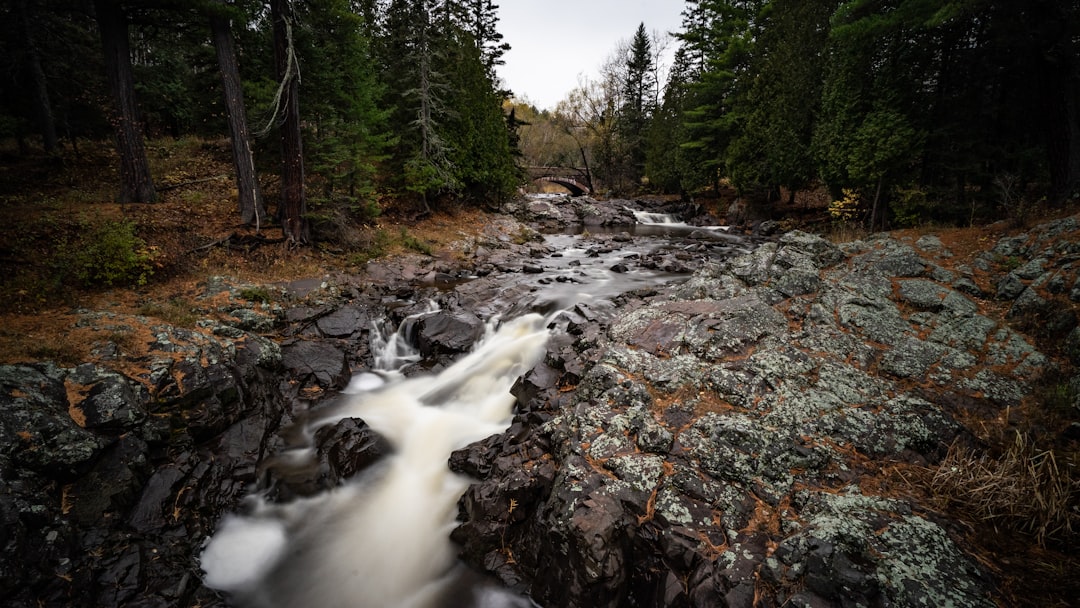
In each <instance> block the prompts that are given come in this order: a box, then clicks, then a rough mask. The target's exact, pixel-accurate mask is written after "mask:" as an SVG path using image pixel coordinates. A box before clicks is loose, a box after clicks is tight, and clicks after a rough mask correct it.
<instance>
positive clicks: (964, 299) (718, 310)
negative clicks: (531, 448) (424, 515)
mask: <svg viewBox="0 0 1080 608" xmlns="http://www.w3.org/2000/svg"><path fill="white" fill-rule="evenodd" d="M918 246H919V249H920V250H921V251H926V252H928V253H931V254H933V255H935V256H937V258H936V259H938V260H942V259H944V258H947V257H948V255H947V253H948V252H945V251H943V247H942V246H941V244H940V241H935V240H934V239H924V240H921V241H920V243H919V245H918ZM1029 249H1030V248H1029V246H1028V245H1027V244H1026V241H1025V242H1024V243H1021V242H1019V241H1017V242H1015V243H1008V244H1005V245H1003V246H1002V250H1003V251H1008V252H1014V251H1016V252H1020V251H1024V252H1027V251H1028V250H1029ZM1055 264H1057V262H1056V261H1055V260H1054V259H1052V258H1050V257H1048V258H1047V259H1046V261H1044V262H1040V263H1038V264H1033V265H1031V270H1032V272H1034V268H1035V267H1039V268H1042V269H1043V271H1044V274H1046V272H1047V269H1049V268H1051V267H1056V266H1055ZM979 272H984V271H982V270H975V269H972V268H957V269H956V271H953V270H947V269H945V268H942V267H941V266H939V265H938V264H937V263H935V262H931V261H929V260H927V259H925V258H923V257H922V254H921V253H920V252H919V251H917V250H916V249H913V248H912V247H910V246H908V245H906V244H904V243H901V242H898V241H895V240H893V239H891V238H888V237H875V238H872V239H870V240H868V241H865V242H860V243H853V244H848V245H844V246H841V247H835V246H833V245H831V244H829V243H827V242H825V241H824V240H821V239H819V238H817V237H812V236H810V235H804V234H799V233H794V234H789V235H784V236H782V237H780V238H779V239H777V241H776V242H774V243H767V244H765V245H762V246H760V247H758V248H757V249H756V250H754V251H753V252H750V253H746V254H742V255H739V256H736V257H734V258H732V259H730V260H728V261H727V262H722V263H714V264H708V265H705V266H703V267H702V268H701V269H699V270H698V271H697V272H695V274H694V276H692V277H691V278H690V279H689V280H688V281H686V282H685V283H682V284H680V285H676V286H671V287H668V288H665V289H660V290H655V291H653V292H651V295H650V296H649V297H647V298H640V299H635V298H625V299H624V302H622V306H621V308H619V309H617V310H616V312H615V314H614V316H613V318H612V320H611V321H610V325H609V327H608V328H607V331H606V332H601V333H599V334H596V333H594V334H591V335H590V336H589V338H588V339H587V340H585V339H582V340H580V341H579V342H578V343H576V344H575V348H576V352H577V353H579V356H580V357H581V358H582V359H583V360H584V361H585V362H584V363H581V364H579V366H578V367H577V368H576V369H577V370H578V371H575V373H574V375H573V376H572V377H573V378H574V379H575V380H576V381H577V384H576V387H575V390H573V391H571V392H566V391H560V390H559V389H558V386H557V383H558V382H559V379H560V378H563V377H566V376H563V375H562V374H561V373H560V372H559V371H558V370H557V369H554V368H548V370H549V371H547V372H545V373H544V374H543V375H536V376H533V377H532V380H531V381H530V382H531V383H533V384H531V387H530V389H529V391H528V392H527V393H521V394H520V395H519V397H521V398H524V399H525V402H523V404H522V409H523V411H528V412H533V413H539V412H544V413H545V416H547V414H548V413H550V417H545V418H544V419H543V420H537V421H536V422H535V423H534V424H532V425H528V424H527V425H524V426H522V427H520V428H519V429H518V430H517V431H516V436H515V441H520V439H519V438H520V437H521V436H522V433H524V436H525V437H529V436H530V434H531V436H533V437H534V439H532V440H528V441H526V442H525V444H531V445H543V446H547V447H546V449H547V452H545V453H544V455H543V457H542V458H541V459H540V461H542V462H544V463H545V467H546V466H547V463H548V462H550V463H553V466H554V474H553V475H552V476H550V477H547V475H549V473H545V480H546V481H545V487H547V484H550V491H549V492H548V493H546V494H545V493H540V494H532V495H530V496H529V502H527V503H526V502H522V503H520V504H517V506H516V507H515V509H514V515H513V517H512V518H507V517H506V516H505V515H502V521H504V522H506V523H505V524H503V525H499V521H500V519H499V518H500V515H499V507H498V506H497V504H498V503H496V502H494V500H495V499H494V497H495V496H496V495H497V494H498V488H500V487H502V485H501V484H502V483H504V482H503V481H502V480H503V479H505V477H503V478H500V472H499V470H495V469H490V468H485V467H474V469H473V470H474V471H475V472H476V473H477V474H478V476H479V477H480V479H481V481H480V483H478V484H477V485H476V486H474V489H471V490H470V491H469V493H468V494H467V496H470V497H471V498H469V499H468V501H467V504H468V505H469V506H468V508H467V509H466V513H465V515H464V517H465V520H466V521H465V523H464V524H463V526H462V529H463V530H472V529H475V528H476V527H479V528H481V529H483V531H484V532H483V535H484V537H485V538H486V539H487V540H486V541H485V540H479V541H475V540H472V541H468V542H469V551H468V554H469V555H473V556H476V557H475V558H473V559H470V560H469V561H471V562H473V563H475V564H477V565H483V566H485V567H487V568H488V569H489V570H491V571H493V572H495V573H496V574H497V575H498V576H500V577H501V578H503V580H504V581H506V582H507V583H508V584H512V585H514V586H515V587H516V588H519V589H522V590H526V591H528V592H529V593H530V594H531V595H532V597H534V598H535V599H537V601H539V602H540V603H541V604H542V605H543V604H551V605H586V604H588V605H593V604H595V605H616V604H618V603H619V602H620V601H623V598H629V597H633V598H634V602H635V604H636V605H641V606H676V605H725V604H726V605H729V606H751V605H776V606H779V605H785V604H791V605H821V606H825V605H859V604H860V603H861V604H864V605H876V604H883V605H913V606H920V605H923V606H930V605H958V606H988V605H990V604H991V603H992V602H990V600H989V598H990V597H991V594H992V583H991V582H990V580H989V579H988V577H986V576H985V575H984V573H983V571H982V570H981V568H980V567H979V566H978V564H977V562H975V561H974V560H972V559H970V558H969V557H967V556H965V555H964V553H963V552H962V551H961V550H960V549H959V548H958V547H957V546H956V545H955V544H954V543H953V541H952V540H951V539H950V538H949V536H948V534H946V533H945V531H944V530H943V528H942V527H941V526H939V525H938V524H937V523H934V522H933V521H931V520H930V519H927V518H925V517H922V516H920V515H917V514H916V510H914V509H913V508H912V505H911V504H909V503H907V502H905V501H901V500H895V499H884V498H879V497H875V496H870V495H866V494H863V493H862V492H861V491H860V490H859V489H858V488H854V487H851V488H848V489H847V490H845V491H844V492H842V493H840V494H837V493H835V490H833V489H830V488H836V487H838V485H837V484H838V482H840V483H848V482H850V481H851V480H852V479H858V477H859V475H861V474H862V473H860V467H861V466H862V464H860V463H862V462H866V461H873V460H875V459H880V458H886V459H888V460H890V461H896V460H900V461H908V462H913V463H917V464H920V465H923V464H926V463H933V462H935V461H937V460H938V459H940V458H941V457H942V456H943V455H944V454H945V451H946V449H947V447H948V445H949V444H950V443H951V442H953V441H954V440H955V439H956V438H957V437H958V436H959V435H961V434H962V433H963V432H964V431H963V429H962V427H961V426H960V424H958V423H957V422H956V420H955V419H954V415H957V414H958V413H959V412H958V411H957V410H956V409H954V408H955V407H956V406H957V404H971V403H987V404H991V405H992V406H1005V405H1008V404H1016V403H1019V402H1020V400H1022V399H1024V398H1025V397H1026V394H1027V393H1029V392H1030V390H1031V384H1030V382H1031V381H1032V380H1033V379H1034V378H1036V377H1037V376H1038V374H1039V373H1040V372H1041V371H1042V370H1045V368H1046V367H1047V366H1048V365H1049V359H1048V358H1047V357H1045V356H1044V355H1042V354H1041V353H1039V352H1038V351H1037V349H1035V347H1034V346H1033V344H1032V342H1031V341H1029V340H1028V339H1026V338H1024V337H1023V336H1022V335H1020V334H1018V333H1017V332H1015V331H1014V330H1011V329H1009V328H1008V327H1006V326H1005V325H1003V324H1002V323H1001V322H999V321H997V320H995V319H993V318H990V317H988V316H984V315H983V314H982V312H981V307H980V303H979V302H978V301H977V299H978V298H985V297H986V294H985V293H984V292H983V290H982V289H981V288H979V286H978V284H976V282H975V280H974V279H973V277H976V276H977V274H978V273H979ZM1027 274H1030V273H1027V271H1026V270H1025V271H1024V272H1022V273H1020V274H1018V275H1016V280H1017V281H1020V282H1021V284H1024V288H1025V289H1027V288H1028V287H1027V285H1026V284H1025V282H1026V281H1029V279H1024V278H1022V276H1021V275H1023V276H1026V275H1027ZM1041 276H1042V275H1040V276H1039V277H1035V278H1034V279H1030V281H1031V282H1032V283H1033V284H1038V283H1039V282H1040V281H1041V280H1042V279H1041ZM1047 276H1049V275H1047ZM977 278H978V279H979V281H983V280H985V279H984V277H982V276H978V277H977ZM1054 280H1056V281H1057V283H1060V284H1062V285H1065V284H1066V282H1067V278H1063V279H1061V280H1057V279H1051V278H1047V279H1046V280H1045V281H1043V283H1045V284H1047V285H1049V284H1051V283H1052V282H1053V281H1054ZM965 281H966V282H965ZM1058 291H1059V292H1064V291H1065V288H1064V287H1062V288H1061V289H1059V290H1058ZM560 353H561V354H560V362H559V368H564V367H566V366H567V362H568V361H570V360H572V359H573V352H569V353H568V352H567V351H566V350H565V348H564V349H563V350H561V351H560ZM590 365H591V367H590ZM542 378H546V379H547V381H548V382H550V383H551V385H549V386H548V388H542V387H541V386H539V385H537V384H535V383H537V382H540V381H541V380H542ZM509 451H510V450H509V449H506V451H505V452H504V453H509ZM533 458H535V457H533ZM548 459H550V461H549V460H548ZM519 462H520V463H521V467H522V468H523V469H525V470H527V465H526V461H525V460H524V459H522V460H520V461H519ZM511 470H512V469H511ZM544 470H545V471H551V469H548V468H545V469H544ZM515 475H517V474H515ZM526 477H527V474H526ZM482 497H488V498H487V500H489V501H493V502H492V503H491V504H490V505H487V504H486V503H484V501H483V500H482ZM482 505H484V506H482ZM610 509H616V510H618V512H617V513H615V514H611V513H609V512H608V511H609V510H610ZM481 512H483V513H487V514H488V515H487V519H485V520H483V522H481V521H477V518H476V517H475V514H476V513H481ZM508 519H509V520H510V521H506V520H508ZM469 536H470V535H469V534H467V533H464V532H463V533H462V534H461V537H462V538H466V537H469ZM770 547H774V548H775V550H773V549H770ZM551 564H557V566H556V567H555V568H554V569H553V568H552V566H551ZM615 564H618V565H620V567H621V568H622V569H623V572H619V573H616V572H615V571H614V570H613V569H612V568H613V566H614V565H615ZM933 571H937V572H941V573H945V574H944V576H938V575H935V574H932V572H933ZM551 576H555V577H556V578H558V579H559V580H562V581H564V582H565V583H564V584H563V585H554V584H552V582H551ZM953 579H955V580H956V584H955V585H953V584H952V582H951V581H952V580H953Z"/></svg>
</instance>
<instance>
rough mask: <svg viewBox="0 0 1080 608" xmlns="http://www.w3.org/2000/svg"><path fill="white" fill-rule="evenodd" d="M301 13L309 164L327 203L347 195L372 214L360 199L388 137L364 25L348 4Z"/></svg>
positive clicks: (340, 1) (333, 1)
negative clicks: (332, 198) (327, 200)
mask: <svg viewBox="0 0 1080 608" xmlns="http://www.w3.org/2000/svg"><path fill="white" fill-rule="evenodd" d="M305 8H306V11H305V12H304V14H303V15H302V20H301V22H302V25H303V32H302V35H301V36H300V37H299V38H300V39H299V40H298V44H299V45H300V47H301V48H300V50H301V54H302V58H303V59H304V66H305V67H304V70H303V72H304V74H303V77H304V83H305V86H304V88H303V90H302V91H301V104H302V105H303V108H304V115H305V123H306V125H307V128H306V129H305V140H306V142H307V145H306V149H307V156H308V159H309V162H310V166H311V168H312V171H313V172H314V173H315V174H316V175H317V176H318V178H319V180H320V181H321V182H322V183H321V186H322V188H321V191H322V196H323V198H324V199H329V198H331V197H344V198H345V199H347V200H348V201H349V202H350V203H351V204H352V205H353V206H354V208H356V209H357V210H359V211H363V212H364V213H371V212H373V211H374V209H373V207H372V206H371V205H370V204H363V202H362V201H361V199H363V198H370V197H371V195H372V194H373V191H374V188H375V185H376V177H377V175H376V174H377V170H378V168H379V164H380V163H381V162H382V161H383V160H384V159H385V152H384V151H385V149H386V148H387V147H388V146H389V145H390V143H392V137H391V135H390V133H389V132H388V130H387V126H386V120H387V116H388V113H387V112H385V111H384V110H382V109H380V108H379V107H378V105H377V104H378V99H379V97H380V95H381V91H382V84H381V83H380V82H379V80H378V78H377V73H376V69H375V64H374V60H373V58H372V52H371V48H370V46H371V41H370V39H369V38H368V36H367V35H366V33H365V29H366V28H367V27H368V25H367V23H366V22H365V21H364V17H363V16H361V15H360V14H358V13H356V12H354V9H353V7H351V6H350V3H349V1H348V0H328V1H326V2H320V3H312V4H309V5H307V6H306V7H305ZM328 33H332V35H327V34H328Z"/></svg>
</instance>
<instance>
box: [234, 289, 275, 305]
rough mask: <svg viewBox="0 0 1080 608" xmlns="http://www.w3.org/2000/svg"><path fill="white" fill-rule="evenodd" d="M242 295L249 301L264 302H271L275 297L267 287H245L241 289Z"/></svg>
mask: <svg viewBox="0 0 1080 608" xmlns="http://www.w3.org/2000/svg"><path fill="white" fill-rule="evenodd" d="M240 297H241V298H243V299H245V300H247V301H249V302H262V303H263V304H269V303H270V302H271V300H272V299H273V298H271V296H270V291H269V290H268V289H267V288H266V287H262V286H258V287H245V288H243V289H241V290H240Z"/></svg>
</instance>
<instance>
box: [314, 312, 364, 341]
mask: <svg viewBox="0 0 1080 608" xmlns="http://www.w3.org/2000/svg"><path fill="white" fill-rule="evenodd" d="M371 322H372V319H371V316H370V315H369V314H368V312H367V311H366V310H365V309H362V308H360V307H357V306H343V307H341V308H339V309H337V310H335V311H333V312H331V313H329V314H327V315H326V316H323V317H320V318H319V320H318V321H316V322H315V327H316V328H318V330H319V333H320V334H321V335H323V336H325V337H327V338H349V337H352V336H353V335H355V334H357V333H359V332H362V331H366V330H368V329H370V328H371Z"/></svg>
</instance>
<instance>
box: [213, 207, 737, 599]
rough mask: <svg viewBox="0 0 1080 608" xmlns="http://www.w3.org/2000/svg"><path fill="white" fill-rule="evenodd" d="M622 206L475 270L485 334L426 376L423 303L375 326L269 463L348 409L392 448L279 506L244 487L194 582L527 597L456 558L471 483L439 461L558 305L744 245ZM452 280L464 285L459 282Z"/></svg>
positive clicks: (504, 394) (321, 595)
mask: <svg viewBox="0 0 1080 608" xmlns="http://www.w3.org/2000/svg"><path fill="white" fill-rule="evenodd" d="M635 216H636V217H637V220H638V223H637V224H635V225H623V226H615V227H604V228H593V227H590V228H589V232H588V234H585V233H584V232H583V231H577V232H576V233H568V232H566V231H564V232H561V233H554V234H547V235H545V236H544V242H543V245H544V247H545V248H546V251H548V252H549V254H548V255H546V256H545V257H542V258H540V259H533V260H529V261H528V262H527V264H529V266H528V268H527V269H526V270H525V271H524V272H520V273H499V274H497V275H494V276H489V277H484V278H483V279H479V278H477V279H476V281H475V282H480V281H485V280H486V281H488V282H494V283H495V284H497V285H498V286H499V292H500V293H501V294H503V295H501V296H500V297H499V298H496V299H494V300H492V301H487V302H485V303H484V305H477V306H475V307H474V308H475V309H477V310H473V311H472V312H475V313H476V314H477V315H479V316H481V317H483V318H484V320H485V323H486V325H485V331H484V334H483V337H482V338H481V339H480V340H479V341H477V343H476V344H475V345H474V347H473V348H472V350H471V351H470V352H469V353H467V354H466V355H464V356H462V357H460V358H459V359H457V360H456V361H454V362H453V363H452V364H450V365H448V366H446V367H444V368H442V369H441V370H440V371H438V372H437V373H428V374H418V375H417V374H409V375H406V374H405V373H403V372H404V370H406V368H408V367H409V366H410V365H413V364H415V363H417V362H418V361H419V360H420V359H421V354H420V352H419V350H418V348H417V345H416V344H415V336H414V335H413V334H414V333H415V331H414V327H415V324H416V323H417V321H418V320H419V319H421V318H423V317H425V316H426V315H432V314H435V313H437V312H438V311H439V308H438V306H437V305H436V304H434V303H431V304H429V305H428V306H427V307H424V308H421V309H420V312H417V313H414V314H412V315H410V316H409V317H406V318H405V319H404V320H402V321H401V322H400V323H399V324H398V325H397V326H396V327H394V326H391V325H390V324H388V323H387V322H385V321H382V322H377V323H376V324H375V327H373V328H372V331H371V352H372V365H371V368H370V369H368V370H363V371H361V372H358V373H356V374H354V376H353V378H352V381H351V383H350V385H349V387H348V389H346V390H345V391H344V393H343V394H342V395H341V396H340V397H339V398H337V399H336V400H335V401H334V402H333V403H331V404H330V405H328V406H324V407H323V408H322V409H320V410H318V411H317V412H316V413H315V414H313V415H312V416H311V417H310V418H309V419H308V420H306V421H305V422H304V425H303V428H302V429H301V434H302V436H303V437H304V438H305V439H306V441H301V442H300V444H299V445H297V446H294V447H292V448H291V449H289V450H288V451H286V452H285V453H283V454H281V455H280V456H279V458H280V459H282V460H284V461H287V462H293V463H296V464H297V466H303V465H304V463H307V462H310V461H311V460H312V459H313V458H314V452H315V450H314V447H313V437H314V434H315V432H316V431H317V430H318V429H319V428H322V427H324V426H329V425H334V424H335V423H337V422H338V421H340V420H342V419H345V418H359V419H362V420H363V421H364V422H365V423H366V424H367V425H368V426H369V427H370V428H371V429H373V430H374V431H376V432H377V433H378V434H379V435H380V436H382V437H383V438H384V439H385V440H386V441H387V442H388V443H389V445H390V446H391V447H392V452H391V454H390V455H389V456H388V457H386V458H383V459H382V460H381V461H380V462H379V463H378V464H376V465H374V466H372V467H371V468H369V469H368V470H366V471H364V472H363V473H362V474H360V475H358V476H356V477H354V478H353V479H352V480H350V481H349V483H347V484H345V485H342V486H339V487H337V488H335V489H333V490H332V491H328V492H323V493H321V494H318V495H315V496H312V497H307V498H299V499H295V500H293V501H292V502H288V503H283V504H282V503H275V502H272V501H270V500H267V499H266V498H264V497H262V496H260V495H258V494H255V495H252V496H250V497H248V499H247V500H246V502H245V504H244V505H243V508H242V510H241V512H239V513H236V514H231V515H228V516H226V517H225V518H223V519H222V521H221V522H219V525H218V528H217V532H216V534H215V535H214V536H213V537H212V539H211V540H210V542H209V543H208V544H207V546H206V547H205V549H204V551H203V553H202V556H201V565H202V568H203V570H204V572H205V583H206V584H207V585H208V586H209V587H212V588H215V589H218V590H220V591H222V592H225V593H226V594H228V595H229V596H230V598H232V602H233V603H235V604H237V605H240V606H252V607H266V608H271V607H272V608H302V607H310V606H318V607H320V608H346V607H349V608H358V607H359V608H368V607H371V608H375V607H378V608H386V607H408V608H438V607H442V606H448V607H449V606H471V607H476V608H496V607H514V606H523V607H524V606H534V605H535V604H533V603H532V601H531V600H529V599H528V598H526V597H522V596H518V595H516V594H514V593H512V592H510V591H508V590H505V589H503V588H502V587H501V586H499V585H498V584H497V583H496V582H495V581H494V580H493V579H489V578H487V577H485V576H483V575H480V574H477V573H475V572H473V571H471V570H469V569H468V568H467V567H466V566H464V565H462V564H461V563H460V562H459V560H458V558H457V549H456V546H455V545H454V544H453V543H452V542H451V541H450V539H449V535H450V531H451V530H452V529H453V528H454V527H455V525H456V521H455V520H456V515H457V503H458V499H459V498H460V497H461V495H462V493H463V492H464V491H465V489H466V488H467V487H468V485H469V483H470V479H468V478H466V477H463V476H461V475H457V474H454V473H452V472H451V471H450V470H449V468H448V467H447V460H448V458H449V457H450V454H451V453H452V452H453V451H454V450H458V449H460V448H463V447H465V446H466V445H468V444H470V443H473V442H476V441H479V440H481V439H483V438H485V437H488V436H491V435H493V434H499V433H502V432H503V431H504V430H505V429H506V428H507V427H508V425H509V424H510V421H511V418H512V415H513V408H514V404H515V399H514V397H513V396H512V395H511V394H510V389H511V387H512V385H513V384H514V382H515V381H516V380H517V379H518V378H519V377H520V376H522V375H523V374H525V373H526V372H527V371H529V370H530V369H531V368H532V367H533V366H534V365H535V364H536V363H537V362H538V361H539V360H540V359H541V358H542V357H543V356H544V353H545V349H546V346H547V343H548V341H549V338H550V337H551V336H552V333H553V332H555V331H558V329H557V328H558V326H559V323H558V320H559V317H560V316H561V315H562V314H563V311H565V310H568V309H570V308H572V307H574V306H576V305H580V304H582V303H585V304H587V305H589V306H591V307H592V308H594V309H603V308H605V307H608V308H610V307H613V306H614V305H613V304H612V302H611V300H612V298H615V297H616V296H618V295H619V294H621V293H625V292H627V291H630V290H634V289H640V288H644V287H648V286H650V285H656V284H658V283H661V282H668V281H677V280H684V279H685V278H686V276H687V273H686V271H685V270H684V269H683V267H682V266H681V265H679V264H665V263H663V262H661V261H658V260H664V259H667V260H680V259H682V260H684V261H685V260H688V259H691V258H693V259H694V260H695V262H699V261H701V260H702V259H706V258H718V257H723V256H726V255H732V254H733V253H739V252H742V251H746V250H749V249H750V246H749V244H748V243H747V242H746V241H745V240H744V239H742V238H740V237H734V236H730V235H728V234H727V233H726V230H725V229H724V228H722V227H704V228H703V227H693V226H688V225H686V224H684V223H681V222H680V221H678V220H677V219H676V218H673V217H671V216H668V215H664V214H657V213H652V212H642V211H637V212H635ZM570 232H573V231H570ZM649 260H652V262H649V263H647V261H649ZM694 265H695V266H696V265H697V264H696V263H695V264H694ZM455 289H459V290H461V291H462V292H463V293H467V292H468V291H469V290H470V289H477V287H476V286H470V281H465V282H463V283H462V284H461V285H458V286H455ZM409 304H410V305H415V304H416V303H415V302H410V303H409Z"/></svg>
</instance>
